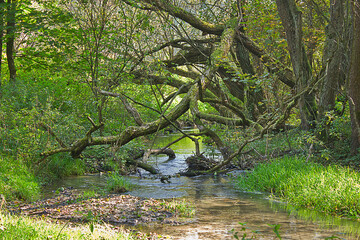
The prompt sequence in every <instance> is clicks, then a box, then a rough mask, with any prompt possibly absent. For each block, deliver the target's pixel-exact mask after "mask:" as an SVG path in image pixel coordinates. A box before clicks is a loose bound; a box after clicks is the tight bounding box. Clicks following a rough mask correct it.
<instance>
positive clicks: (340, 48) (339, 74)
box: [319, 0, 348, 119]
mask: <svg viewBox="0 0 360 240" xmlns="http://www.w3.org/2000/svg"><path fill="white" fill-rule="evenodd" d="M345 3H346V0H331V1H330V22H329V25H328V26H327V29H326V35H327V39H326V42H325V48H324V54H323V69H324V76H323V77H324V80H323V84H322V89H321V93H320V103H319V115H320V119H321V118H322V117H323V116H324V113H325V112H327V111H330V110H333V109H334V106H335V97H336V92H337V90H338V88H339V82H344V81H345V73H344V72H343V70H342V63H343V62H348V61H344V59H343V58H344V57H345V55H346V54H344V50H345V48H344V45H345V43H344V39H345V31H347V30H346V29H345V26H344V18H345V10H344V4H345Z"/></svg>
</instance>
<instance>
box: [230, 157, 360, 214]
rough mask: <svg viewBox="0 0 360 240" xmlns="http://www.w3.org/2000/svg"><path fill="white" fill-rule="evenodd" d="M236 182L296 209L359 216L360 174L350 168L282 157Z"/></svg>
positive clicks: (298, 158)
mask: <svg viewBox="0 0 360 240" xmlns="http://www.w3.org/2000/svg"><path fill="white" fill-rule="evenodd" d="M236 183H237V186H238V187H239V188H241V189H244V190H248V191H262V192H270V193H272V194H274V195H275V196H277V197H280V198H281V199H283V200H285V201H288V202H289V203H291V204H293V205H296V206H300V207H308V208H312V209H315V210H318V211H321V212H325V213H328V214H336V215H339V216H346V217H354V218H359V217H360V201H359V199H360V174H359V173H357V172H355V171H354V170H351V169H349V168H345V167H340V166H334V165H330V166H327V167H325V166H322V165H320V164H317V163H313V162H306V161H305V159H304V158H302V157H284V158H282V159H278V160H274V161H273V162H271V163H264V164H259V165H258V166H257V167H256V168H255V169H254V171H253V172H252V173H249V174H248V175H244V176H240V177H239V178H238V179H237V180H236Z"/></svg>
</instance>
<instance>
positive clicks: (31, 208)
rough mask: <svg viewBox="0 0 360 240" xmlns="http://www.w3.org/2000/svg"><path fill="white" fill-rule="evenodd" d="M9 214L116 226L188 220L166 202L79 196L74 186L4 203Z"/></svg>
mask: <svg viewBox="0 0 360 240" xmlns="http://www.w3.org/2000/svg"><path fill="white" fill-rule="evenodd" d="M6 209H7V211H8V212H10V213H12V214H17V215H23V216H29V217H41V218H47V219H51V220H53V221H56V222H58V221H65V222H69V223H70V224H77V223H87V222H96V223H101V222H105V223H109V224H111V225H113V226H114V228H116V227H117V226H118V227H120V226H123V225H126V226H135V227H136V226H138V225H141V226H145V225H149V224H170V225H180V224H184V223H186V222H188V221H189V220H191V219H189V218H183V217H182V213H181V212H178V211H176V209H175V208H174V207H172V206H171V204H169V202H167V201H164V200H156V199H151V198H150V199H145V198H139V197H134V196H130V195H106V196H98V197H91V198H84V197H81V194H79V193H78V192H77V191H76V190H74V189H66V190H64V191H63V192H61V193H59V194H57V195H56V196H55V197H52V198H47V199H43V200H39V201H36V202H32V203H24V202H20V201H14V202H10V203H8V204H7V207H6Z"/></svg>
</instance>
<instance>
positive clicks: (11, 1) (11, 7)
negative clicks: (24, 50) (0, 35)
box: [6, 0, 16, 82]
mask: <svg viewBox="0 0 360 240" xmlns="http://www.w3.org/2000/svg"><path fill="white" fill-rule="evenodd" d="M15 16H16V0H8V10H7V26H6V27H7V30H6V37H7V41H6V57H7V62H8V67H9V73H10V80H11V81H13V82H14V81H15V78H16V67H15V53H14V43H15V32H16V28H15Z"/></svg>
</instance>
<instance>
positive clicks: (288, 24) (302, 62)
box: [276, 0, 316, 130]
mask: <svg viewBox="0 0 360 240" xmlns="http://www.w3.org/2000/svg"><path fill="white" fill-rule="evenodd" d="M276 4H277V7H278V12H279V15H280V18H281V21H282V24H283V26H284V29H285V32H286V39H287V43H288V48H289V53H290V57H291V63H292V66H293V70H294V74H295V77H296V88H297V89H296V90H297V92H301V91H302V90H303V89H305V88H306V87H307V85H308V84H309V83H310V82H311V79H312V73H311V66H310V64H309V61H308V58H307V55H306V52H305V46H304V44H303V39H302V18H301V11H299V9H298V8H297V6H296V3H295V0H276ZM315 106H316V105H315V97H314V94H313V93H310V94H309V93H306V94H305V95H304V96H301V98H300V100H299V109H300V118H301V128H302V129H304V130H307V129H309V128H310V124H311V122H312V121H314V120H315V119H316V107H315Z"/></svg>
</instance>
